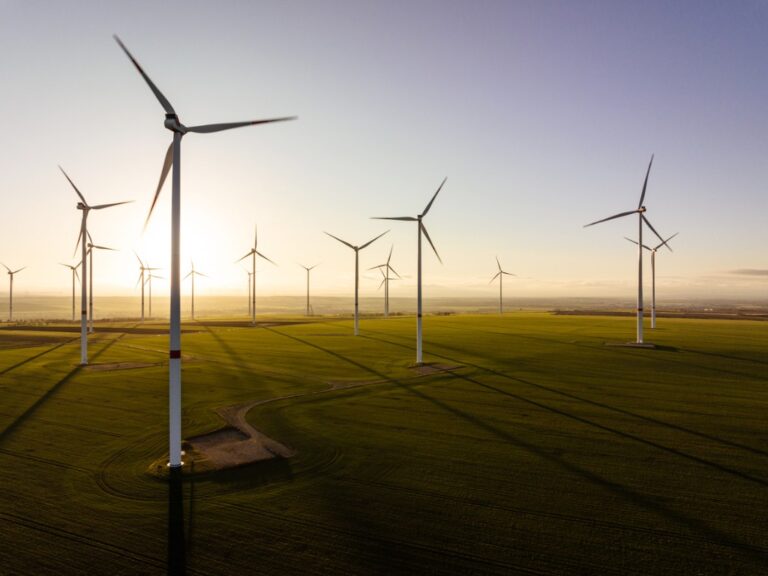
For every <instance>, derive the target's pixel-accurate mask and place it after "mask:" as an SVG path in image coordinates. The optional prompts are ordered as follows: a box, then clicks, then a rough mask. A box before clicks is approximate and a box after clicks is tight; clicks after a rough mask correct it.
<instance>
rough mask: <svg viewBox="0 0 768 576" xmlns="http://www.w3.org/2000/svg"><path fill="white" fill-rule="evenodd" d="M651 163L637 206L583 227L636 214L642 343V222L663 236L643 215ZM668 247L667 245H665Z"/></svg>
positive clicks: (640, 336) (640, 337) (639, 340)
mask: <svg viewBox="0 0 768 576" xmlns="http://www.w3.org/2000/svg"><path fill="white" fill-rule="evenodd" d="M652 165H653V155H651V161H650V162H649V163H648V171H647V172H646V173H645V181H644V182H643V191H642V192H641V193H640V202H638V204H637V208H635V209H634V210H628V211H627V212H621V213H619V214H614V215H613V216H608V218H603V219H602V220H596V221H594V222H590V223H589V224H585V225H584V228H588V227H589V226H594V225H595V224H600V223H601V222H607V221H608V220H613V219H615V218H622V217H624V216H631V215H632V214H637V216H638V218H637V223H638V228H637V244H638V246H637V339H636V342H635V343H636V344H640V345H642V344H643V246H642V244H643V224H645V225H646V226H648V228H650V229H651V231H652V232H653V233H654V234H656V236H657V237H658V238H659V240H661V242H662V244H663V245H665V244H664V238H662V237H661V235H660V234H659V233H658V232H656V229H655V228H654V227H653V225H652V224H651V223H650V222H649V221H648V218H646V217H645V211H646V208H645V206H644V205H643V200H645V190H646V188H647V187H648V175H649V174H650V173H651V166H652ZM667 248H668V249H670V250H671V248H669V246H667Z"/></svg>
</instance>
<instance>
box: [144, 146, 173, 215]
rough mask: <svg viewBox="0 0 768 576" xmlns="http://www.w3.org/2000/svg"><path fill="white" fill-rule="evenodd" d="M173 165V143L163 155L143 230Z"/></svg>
mask: <svg viewBox="0 0 768 576" xmlns="http://www.w3.org/2000/svg"><path fill="white" fill-rule="evenodd" d="M172 164H173V142H171V144H170V145H169V146H168V151H167V152H166V153H165V160H164V161H163V168H162V170H160V180H159V181H158V182H157V190H155V196H154V198H152V205H151V206H150V207H149V214H147V219H146V220H145V221H144V229H145V230H146V229H147V225H148V224H149V219H150V217H151V216H152V211H153V210H154V209H155V204H157V199H158V197H159V196H160V190H162V188H163V184H164V183H165V179H166V178H167V177H168V171H169V170H170V169H171V165H172Z"/></svg>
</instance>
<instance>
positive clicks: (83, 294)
mask: <svg viewBox="0 0 768 576" xmlns="http://www.w3.org/2000/svg"><path fill="white" fill-rule="evenodd" d="M59 170H61V173H62V174H64V178H66V179H67V181H68V182H69V183H70V185H71V186H72V188H74V189H75V192H76V193H77V195H78V197H79V198H80V202H78V203H77V209H78V210H81V211H82V213H83V219H82V221H81V222H80V235H79V236H78V237H77V244H75V252H77V247H78V246H81V250H82V251H81V257H80V263H81V266H82V274H83V280H82V282H80V364H81V365H83V366H84V365H86V364H88V294H87V292H88V288H87V283H86V281H85V280H86V278H88V260H87V255H86V249H87V247H86V243H87V238H88V236H87V235H88V225H87V222H88V213H89V212H90V211H91V210H102V209H104V208H111V207H112V206H120V205H121V204H128V202H112V203H111V204H98V205H96V206H89V205H88V202H86V201H85V197H84V196H83V195H82V194H81V193H80V190H78V189H77V186H75V183H74V182H72V179H71V178H70V177H69V176H67V173H66V172H64V169H63V168H62V167H61V166H59Z"/></svg>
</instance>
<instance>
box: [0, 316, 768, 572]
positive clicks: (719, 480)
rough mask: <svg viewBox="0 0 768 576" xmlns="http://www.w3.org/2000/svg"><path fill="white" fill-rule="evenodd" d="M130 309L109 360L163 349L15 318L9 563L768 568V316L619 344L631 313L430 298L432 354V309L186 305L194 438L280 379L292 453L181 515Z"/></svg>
mask: <svg viewBox="0 0 768 576" xmlns="http://www.w3.org/2000/svg"><path fill="white" fill-rule="evenodd" d="M210 324H215V323H213V322H211V323H210ZM110 326H111V327H112V328H113V329H114V331H110V332H105V331H101V332H99V331H98V329H99V328H100V326H98V325H97V334H96V335H95V336H94V337H93V338H92V341H91V342H92V347H91V359H92V363H93V364H95V365H101V367H102V368H105V367H106V368H108V367H110V365H116V364H118V363H140V364H145V365H147V366H145V367H142V368H132V369H116V370H94V369H93V368H85V369H82V368H79V367H77V365H76V363H77V361H78V360H79V352H78V342H77V340H73V339H75V338H76V337H77V334H76V333H74V332H53V331H31V330H13V329H12V327H6V328H3V329H0V394H2V398H3V401H2V408H1V409H0V430H2V432H0V487H1V488H2V490H1V491H0V500H1V501H2V505H1V506H0V574H3V575H5V574H31V575H39V574H57V575H65V574H111V575H116V574H162V573H165V572H166V571H167V570H168V569H169V561H170V562H171V564H174V566H175V563H176V562H179V559H180V558H181V557H183V558H184V561H185V564H186V572H187V573H189V574H201V575H213V574H222V575H224V574H227V575H228V574H318V575H320V574H322V575H326V574H345V575H346V574H362V575H365V574H517V573H520V574H621V575H624V574H660V575H661V574H663V575H671V574H683V575H687V574H766V573H768V528H767V526H768V522H767V521H766V516H767V515H768V419H767V418H766V413H767V412H768V322H756V321H725V320H685V319H675V320H668V319H662V320H660V321H659V328H658V329H657V330H655V331H654V332H653V333H650V334H648V336H647V337H648V339H649V340H652V341H654V342H656V343H657V344H659V347H658V348H657V349H654V350H640V349H632V348H623V347H612V346H606V345H605V342H618V341H626V340H630V339H632V338H633V336H634V332H633V330H634V322H633V320H632V319H631V318H622V317H598V316H581V317H580V316H554V315H550V314H546V313H512V314H508V315H505V316H503V317H499V316H492V315H485V316H470V315H466V316H464V315H459V316H444V317H443V316H440V317H438V316H430V317H427V318H426V319H425V360H427V361H428V362H432V363H436V364H438V365H440V366H443V367H456V366H460V368H459V369H457V370H453V371H450V372H438V373H435V374H426V375H423V374H419V373H418V372H416V371H415V370H414V369H413V368H412V367H411V363H412V362H413V360H414V350H413V347H414V332H415V322H414V319H413V317H399V318H391V319H389V320H384V319H375V320H373V319H363V321H362V323H361V329H362V335H361V336H360V337H357V338H355V337H353V336H352V325H351V321H348V320H341V321H340V320H333V321H331V320H322V319H320V320H316V321H313V322H311V323H303V324H292V325H279V324H278V325H273V326H269V327H260V328H240V327H230V326H212V325H207V324H205V323H196V324H195V323H189V324H185V325H184V327H185V329H187V330H189V332H187V333H186V334H185V335H184V336H183V351H184V354H185V358H186V360H185V363H184V368H183V371H184V372H183V373H184V376H183V382H184V392H183V394H184V435H185V437H190V436H192V435H196V434H201V433H205V432H209V431H212V430H215V429H217V428H218V427H220V426H221V425H222V421H221V420H220V418H219V417H218V416H217V415H216V414H215V412H214V408H217V407H222V406H227V405H232V404H238V403H244V402H248V401H252V400H258V399H265V400H266V399H270V398H275V400H274V401H272V402H266V403H263V404H261V405H259V406H257V407H255V408H254V409H253V410H251V411H250V412H249V414H248V420H249V422H250V423H251V424H252V425H253V426H255V427H256V428H258V429H259V430H261V431H262V432H264V433H265V434H267V435H269V436H270V437H272V438H274V439H276V440H279V441H280V442H282V443H284V444H286V445H287V446H290V447H292V448H293V449H295V450H296V451H297V453H296V455H295V456H294V457H292V458H289V459H280V460H271V461H266V462H260V463H256V464H253V465H250V466H246V467H243V468H240V469H236V470H230V471H225V472H218V473H213V474H209V475H192V476H187V477H186V479H185V481H184V483H183V496H184V499H183V515H179V514H178V510H175V509H174V510H172V511H173V514H170V513H169V508H173V506H169V485H168V483H167V482H166V481H163V480H160V479H158V478H156V477H154V476H152V475H151V474H149V473H148V471H147V470H148V467H149V466H150V463H151V462H152V461H154V460H156V459H157V458H160V457H162V456H163V455H164V452H165V450H166V431H167V416H166V415H167V368H166V367H165V366H164V365H163V362H164V361H165V359H166V356H167V344H166V343H167V336H165V335H162V334H147V333H145V334H137V333H131V331H130V328H131V327H132V326H135V324H132V323H125V324H121V325H110ZM158 326H159V325H158ZM123 330H124V331H123ZM128 365H129V366H130V364H128ZM123 367H124V366H123ZM339 384H359V386H356V387H352V388H348V389H331V388H332V386H333V385H339ZM281 397H288V398H284V399H280V398H281ZM169 518H170V520H171V521H170V522H169ZM182 532H183V535H184V538H183V542H182V540H181V539H180V538H178V536H179V534H181V533H182ZM169 533H170V534H171V536H172V538H171V539H170V541H171V543H172V545H170V546H169ZM182 553H183V556H182Z"/></svg>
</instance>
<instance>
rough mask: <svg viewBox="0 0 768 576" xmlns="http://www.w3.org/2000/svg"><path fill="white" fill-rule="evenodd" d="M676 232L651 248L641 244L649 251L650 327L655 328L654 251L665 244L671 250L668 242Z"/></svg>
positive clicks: (634, 242) (630, 239)
mask: <svg viewBox="0 0 768 576" xmlns="http://www.w3.org/2000/svg"><path fill="white" fill-rule="evenodd" d="M678 234H679V232H675V233H674V234H672V236H670V237H669V238H667V239H666V240H664V241H663V242H661V243H660V244H657V245H656V246H654V247H653V248H649V247H648V246H646V245H645V244H642V247H643V248H645V249H646V250H648V251H650V253H651V328H652V329H653V328H656V251H657V250H658V249H659V248H661V247H662V246H666V247H667V248H669V249H670V250H672V247H671V246H670V245H669V244H668V242H669V241H670V240H672V238H674V237H675V236H677V235H678ZM624 238H626V239H627V240H629V241H630V242H632V244H637V242H636V241H634V240H632V238H627V237H626V236H624Z"/></svg>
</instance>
